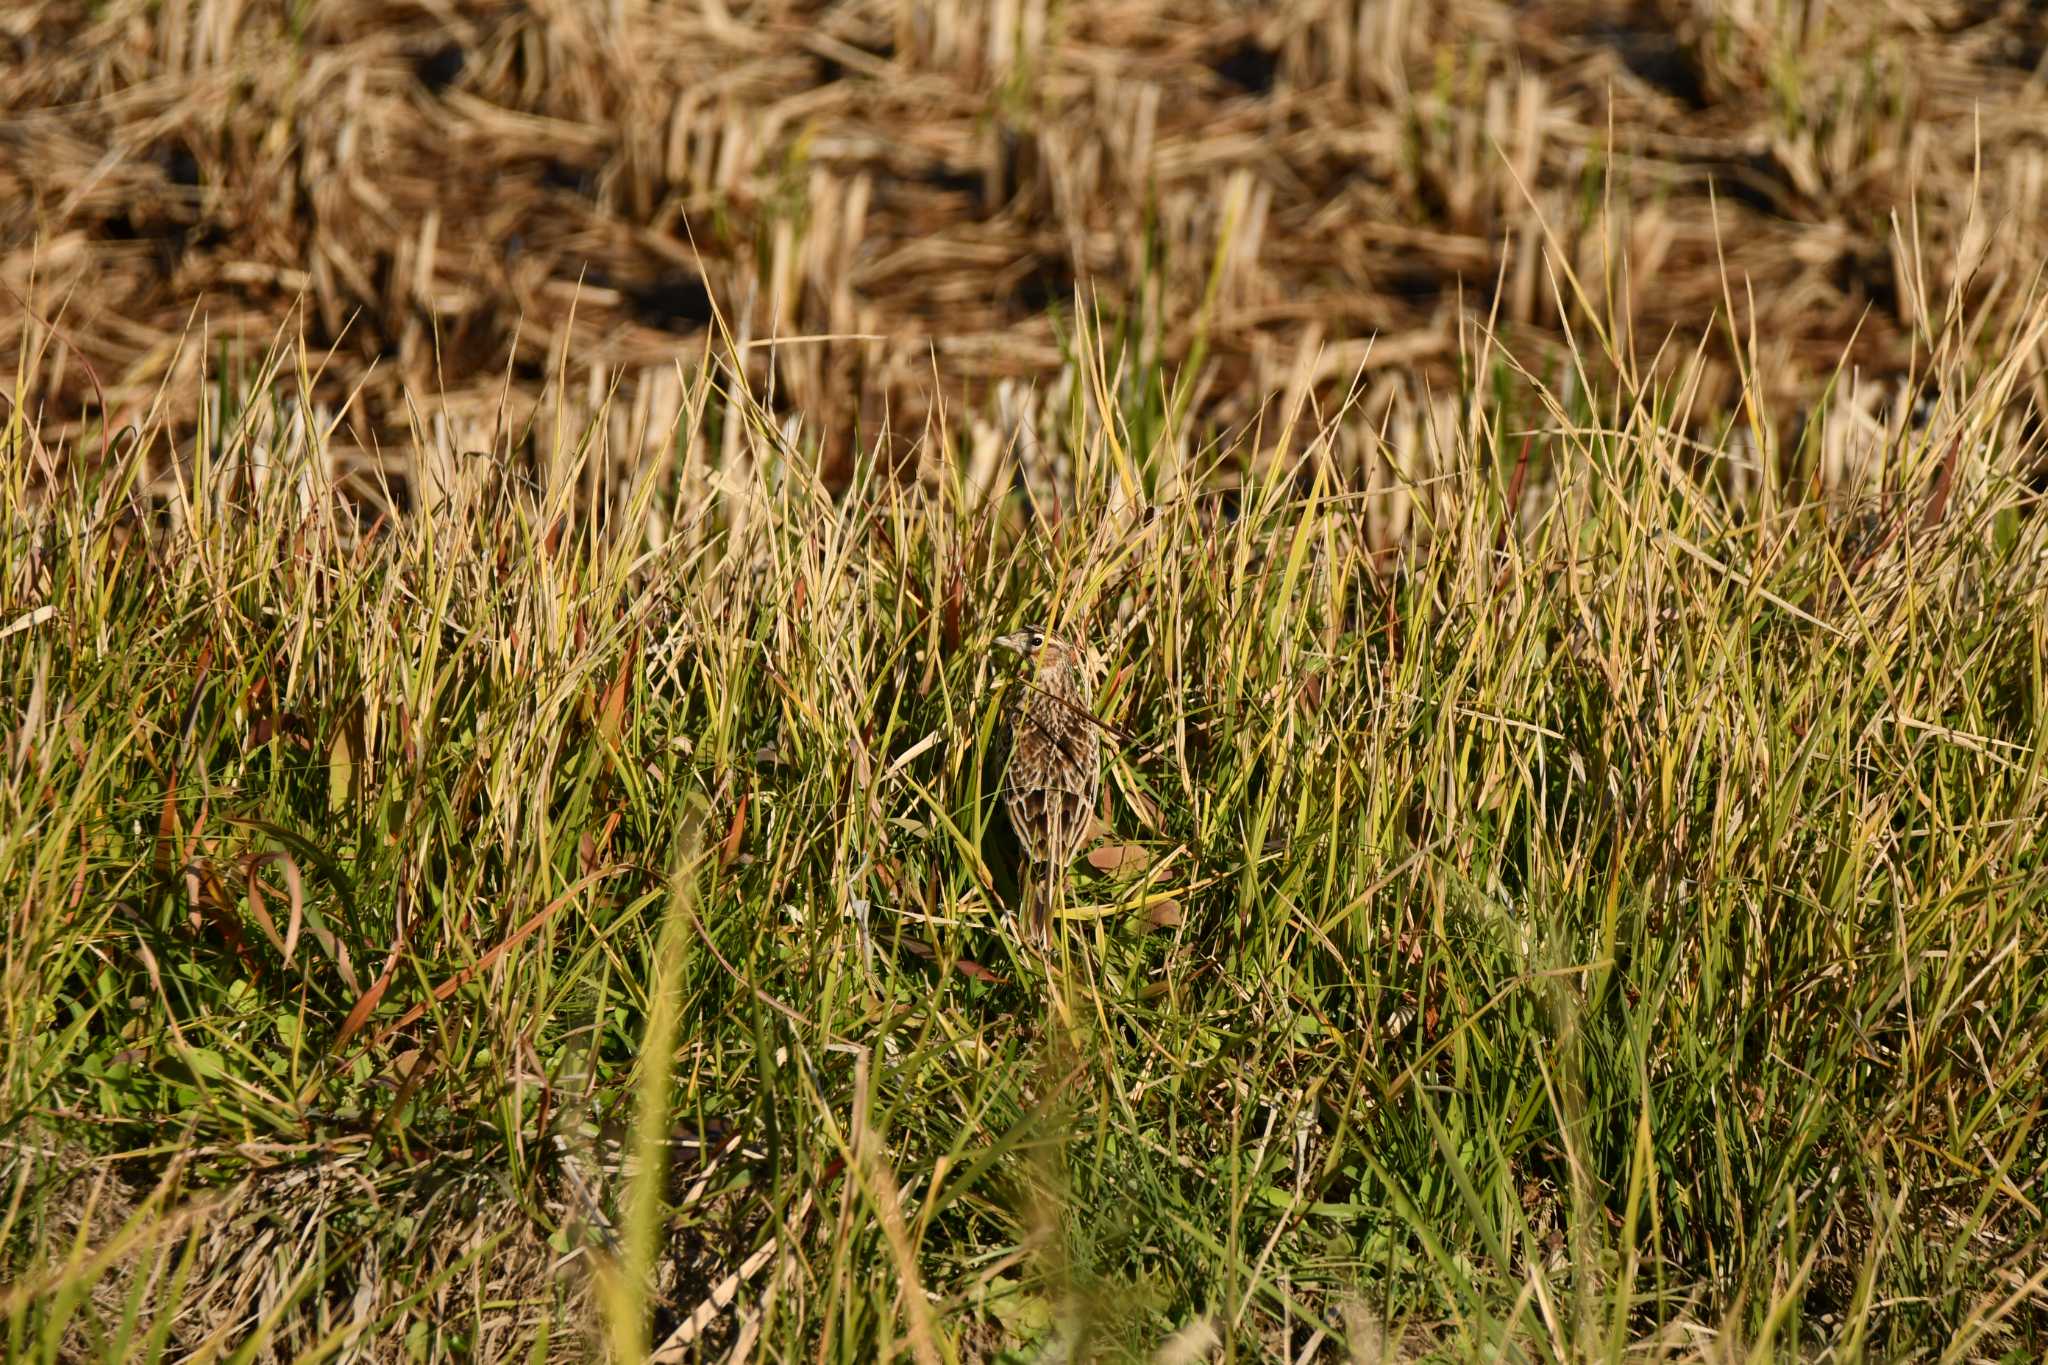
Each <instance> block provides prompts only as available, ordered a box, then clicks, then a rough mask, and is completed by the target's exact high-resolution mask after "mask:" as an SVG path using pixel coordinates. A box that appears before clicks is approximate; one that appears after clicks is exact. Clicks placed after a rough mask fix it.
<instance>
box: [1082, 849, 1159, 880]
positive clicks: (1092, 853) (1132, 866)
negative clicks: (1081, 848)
mask: <svg viewBox="0 0 2048 1365" xmlns="http://www.w3.org/2000/svg"><path fill="white" fill-rule="evenodd" d="M1151 863H1152V855H1151V854H1150V853H1148V852H1146V851H1145V849H1143V848H1141V847H1140V846H1138V845H1137V844H1103V845H1102V846H1101V847H1099V848H1091V849H1089V850H1088V866H1090V867H1092V868H1094V869H1095V870H1096V871H1097V872H1108V873H1112V874H1114V875H1116V876H1119V877H1133V876H1136V875H1137V874H1138V873H1140V872H1143V871H1144V870H1145V869H1146V868H1147V867H1149V866H1151Z"/></svg>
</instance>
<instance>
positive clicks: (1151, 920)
mask: <svg viewBox="0 0 2048 1365" xmlns="http://www.w3.org/2000/svg"><path fill="white" fill-rule="evenodd" d="M1184 918H1185V916H1184V915H1182V913H1181V908H1180V902H1179V901H1173V900H1166V901H1154V902H1152V904H1150V905H1148V906H1146V907H1145V911H1144V913H1143V914H1142V915H1140V916H1139V921H1140V922H1141V923H1142V924H1144V926H1145V931H1146V932H1147V933H1158V932H1160V931H1161V930H1165V929H1178V928H1179V927H1180V925H1181V921H1182V920H1183V919H1184Z"/></svg>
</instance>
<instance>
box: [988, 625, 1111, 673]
mask: <svg viewBox="0 0 2048 1365" xmlns="http://www.w3.org/2000/svg"><path fill="white" fill-rule="evenodd" d="M996 643H997V644H998V645H1001V646H1002V647H1003V648H1004V649H1007V650H1012V651H1014V652H1015V653H1018V654H1021V655H1023V656H1024V657H1025V658H1026V659H1029V660H1030V661H1031V662H1032V663H1033V664H1034V665H1036V666H1037V668H1038V671H1039V672H1041V673H1046V672H1051V671H1053V670H1055V669H1062V668H1067V669H1074V670H1076V671H1077V672H1084V673H1085V672H1086V671H1087V669H1088V650H1087V649H1086V647H1085V646H1082V645H1077V644H1074V643H1072V642H1071V641H1068V640H1064V639H1061V638H1060V637H1059V636H1057V635H1054V634H1053V633H1052V632H1051V631H1049V630H1047V629H1046V628H1045V627H1044V626H1040V625H1027V626H1023V627H1021V628H1019V629H1017V630H1015V631H1012V632H1011V633H1010V634H1008V635H999V636H997V637H996Z"/></svg>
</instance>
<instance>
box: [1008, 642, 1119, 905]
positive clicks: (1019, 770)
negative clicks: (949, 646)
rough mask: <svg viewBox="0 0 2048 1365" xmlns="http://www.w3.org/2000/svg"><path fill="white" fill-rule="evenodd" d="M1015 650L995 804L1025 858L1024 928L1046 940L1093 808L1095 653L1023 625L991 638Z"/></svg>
mask: <svg viewBox="0 0 2048 1365" xmlns="http://www.w3.org/2000/svg"><path fill="white" fill-rule="evenodd" d="M996 643H997V644H999V645H1001V646H1003V647H1004V648H1005V649H1013V650H1015V651H1016V652H1017V653H1019V654H1022V655H1023V656H1024V657H1025V659H1026V660H1027V661H1028V662H1029V663H1030V664H1031V671H1030V674H1029V676H1027V677H1026V678H1025V679H1024V681H1023V683H1022V684H1021V686H1020V687H1019V690H1018V693H1017V696H1016V699H1015V701H1014V702H1013V703H1012V704H1011V707H1010V765H1009V769H1008V771H1007V773H1006V774H1005V776H1004V780H1003V804H1004V805H1005V806H1007V807H1008V808H1009V812H1010V824H1011V826H1012V827H1013V828H1015V830H1016V831H1017V839H1018V842H1019V843H1021V844H1022V845H1023V846H1024V856H1025V858H1026V859H1027V860H1028V862H1029V863H1030V868H1029V870H1028V871H1027V872H1026V875H1025V879H1024V896H1023V900H1024V922H1025V928H1026V932H1027V933H1028V934H1029V935H1030V936H1031V937H1032V938H1033V939H1034V940H1035V941H1036V942H1038V943H1040V944H1045V943H1048V942H1050V941H1051V937H1052V921H1053V914H1054V910H1055V908H1056V904H1057V901H1058V898H1059V896H1060V894H1061V892H1062V891H1063V890H1064V889H1065V885H1066V877H1067V866H1068V864H1070V863H1072V862H1073V861H1074V855H1075V854H1076V853H1078V852H1080V849H1081V842H1082V841H1083V840H1084V839H1086V838H1087V837H1088V830H1089V826H1090V824H1091V823H1092V821H1093V819H1094V815H1095V793H1096V789H1097V787H1098V786H1099V785H1100V783H1101V779H1102V773H1101V751H1102V741H1101V737H1100V735H1099V734H1098V733H1097V731H1098V730H1099V728H1100V723H1099V722H1098V721H1097V720H1096V719H1095V713H1094V710H1093V706H1094V699H1095V657H1094V654H1093V653H1092V652H1091V651H1090V650H1089V649H1088V648H1087V647H1086V646H1083V645H1075V644H1071V643H1069V642H1067V641H1065V640H1062V639H1060V638H1058V637H1057V636H1054V635H1051V634H1048V633H1047V632H1046V631H1045V629H1044V628H1043V627H1040V626H1026V627H1025V628H1024V629H1022V630H1020V631H1018V632H1017V633H1016V634H1014V635H1005V636H1003V637H1001V638H1000V639H998V640H997V641H996Z"/></svg>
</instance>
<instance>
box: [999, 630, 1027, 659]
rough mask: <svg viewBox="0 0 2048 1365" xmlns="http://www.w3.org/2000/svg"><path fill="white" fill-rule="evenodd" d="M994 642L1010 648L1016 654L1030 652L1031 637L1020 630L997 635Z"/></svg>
mask: <svg viewBox="0 0 2048 1365" xmlns="http://www.w3.org/2000/svg"><path fill="white" fill-rule="evenodd" d="M996 643H997V644H999V645H1001V646H1002V647H1003V648H1004V649H1007V650H1012V651H1014V652H1015V653H1018V654H1029V653H1030V652H1031V637H1030V636H1029V635H1027V634H1025V633H1024V632H1023V631H1021V630H1020V631H1018V632H1017V633H1016V634H1015V635H998V636H997V637H996Z"/></svg>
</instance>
